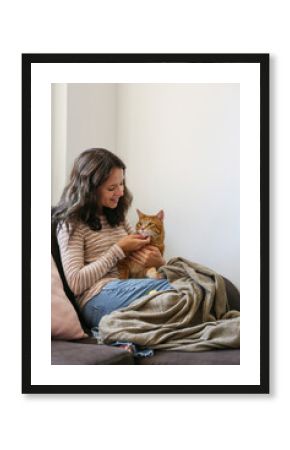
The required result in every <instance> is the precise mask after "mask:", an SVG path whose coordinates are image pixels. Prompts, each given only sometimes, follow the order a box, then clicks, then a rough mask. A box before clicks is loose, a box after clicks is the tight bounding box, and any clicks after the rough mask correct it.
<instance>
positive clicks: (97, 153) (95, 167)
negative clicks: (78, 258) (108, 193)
mask: <svg viewBox="0 0 290 450" xmlns="http://www.w3.org/2000/svg"><path fill="white" fill-rule="evenodd" d="M115 167H117V168H120V169H123V170H124V172H125V170H126V166H125V164H124V163H123V161H122V160H121V159H120V158H118V156H116V155H114V154H113V153H111V152H110V151H109V150H106V149H104V148H90V149H88V150H85V151H84V152H82V153H81V154H80V155H79V156H78V157H77V158H76V160H75V162H74V165H73V169H72V171H71V174H70V178H69V182H68V184H67V186H66V187H65V188H64V190H63V193H62V196H61V198H60V201H59V202H58V204H57V205H56V206H54V207H53V208H52V223H53V225H54V226H56V225H57V224H63V223H64V224H65V225H66V226H67V228H68V229H69V233H70V235H71V234H72V233H73V231H74V229H75V227H76V225H77V224H78V223H80V222H83V223H85V224H87V225H88V226H89V227H90V229H91V230H94V231H99V230H101V229H102V226H101V222H100V219H99V215H100V214H101V213H103V214H104V215H105V216H106V218H107V220H108V222H109V224H110V225H111V226H112V227H115V226H117V225H119V224H120V223H121V222H122V221H124V219H125V215H126V212H127V211H128V209H129V207H130V205H131V203H132V195H131V193H130V192H129V190H128V189H127V187H126V183H125V180H124V195H123V196H122V197H120V199H119V202H118V205H117V207H116V208H114V209H111V208H106V207H104V208H103V209H102V211H101V210H100V207H99V206H98V196H97V188H98V187H99V186H101V185H102V184H103V183H104V182H105V181H106V180H107V179H108V177H109V176H110V173H111V170H112V169H113V168H115Z"/></svg>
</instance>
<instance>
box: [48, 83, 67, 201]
mask: <svg viewBox="0 0 290 450" xmlns="http://www.w3.org/2000/svg"><path fill="white" fill-rule="evenodd" d="M66 156H67V84H64V83H57V84H52V85H51V168H52V170H51V203H52V205H54V204H55V203H56V202H57V201H58V200H59V198H60V196H61V193H62V190H63V187H64V185H65V180H66V170H67V168H66V166H67V160H66V159H67V158H66Z"/></svg>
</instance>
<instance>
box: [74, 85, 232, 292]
mask: <svg viewBox="0 0 290 450" xmlns="http://www.w3.org/2000/svg"><path fill="white" fill-rule="evenodd" d="M66 133H67V155H66V176H67V174H68V173H69V171H70V170H71V167H72V163H73V160H74V159H75V157H76V156H77V155H78V154H79V153H80V152H81V151H82V150H84V149H86V148H89V147H105V148H108V149H109V150H112V151H113V152H115V153H117V154H118V155H119V156H120V157H121V158H122V159H123V160H124V162H125V164H126V165H127V183H128V187H129V189H130V190H131V191H132V193H133V195H134V202H133V208H132V209H131V211H130V213H129V219H130V221H131V222H132V224H134V223H135V221H136V213H135V208H136V207H138V208H139V209H141V211H144V212H146V213H152V214H154V213H157V212H158V211H159V210H160V209H164V211H165V227H166V252H165V256H166V258H167V259H168V258H170V257H173V256H183V257H185V258H188V259H190V260H193V261H197V262H199V263H201V264H204V265H206V266H209V267H211V268H213V269H214V270H216V271H218V272H220V273H221V274H223V275H225V276H227V277H228V278H230V279H231V280H232V281H233V282H234V283H235V284H236V285H237V286H239V85H236V84H216V85H213V84H211V85H207V84H201V85H197V84H194V85H193V84H191V85H185V84H182V85H178V84H119V85H114V84H69V85H67V127H66Z"/></svg>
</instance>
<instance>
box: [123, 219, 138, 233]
mask: <svg viewBox="0 0 290 450" xmlns="http://www.w3.org/2000/svg"><path fill="white" fill-rule="evenodd" d="M124 227H125V230H126V231H127V233H128V234H136V230H135V228H134V227H132V226H131V225H130V223H129V221H128V219H125V221H124Z"/></svg>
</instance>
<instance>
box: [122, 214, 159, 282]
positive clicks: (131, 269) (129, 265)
mask: <svg viewBox="0 0 290 450" xmlns="http://www.w3.org/2000/svg"><path fill="white" fill-rule="evenodd" d="M137 213H138V216H139V221H138V222H137V224H136V232H137V233H140V234H142V235H143V236H146V237H147V236H150V245H154V246H156V247H158V248H159V250H160V253H161V255H162V256H163V253H164V238H165V232H164V225H163V216H164V213H163V211H162V210H161V211H159V213H157V214H155V215H151V216H150V215H148V214H143V213H142V212H141V211H139V210H138V209H137ZM145 248H146V247H145ZM118 269H119V278H120V279H127V278H146V277H148V278H160V274H158V273H157V270H156V268H155V267H150V268H144V267H142V266H140V265H139V264H137V263H135V262H134V261H131V260H130V259H129V258H125V259H123V260H122V261H119V263H118Z"/></svg>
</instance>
